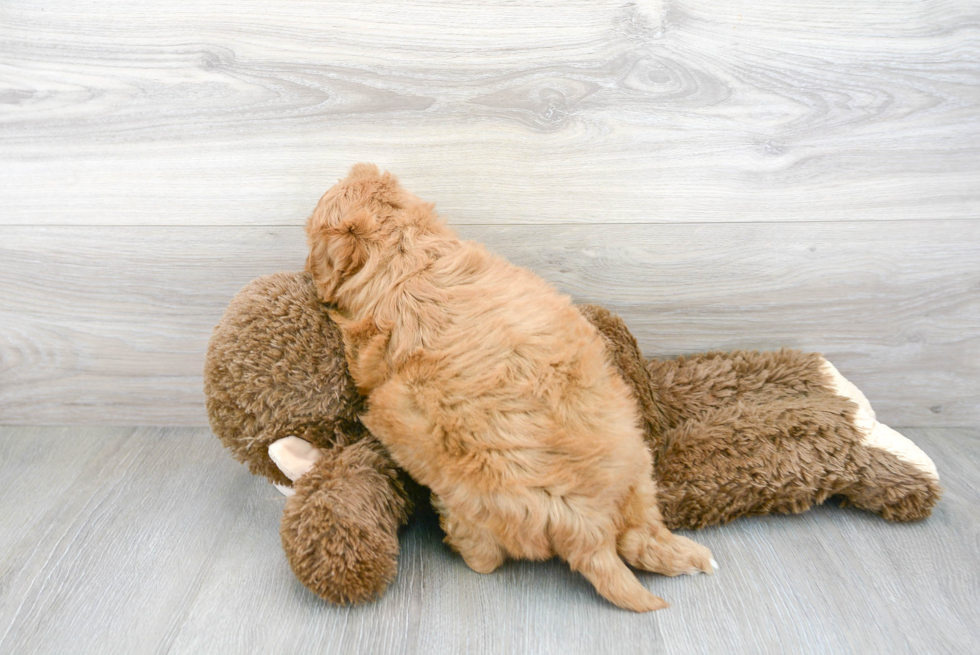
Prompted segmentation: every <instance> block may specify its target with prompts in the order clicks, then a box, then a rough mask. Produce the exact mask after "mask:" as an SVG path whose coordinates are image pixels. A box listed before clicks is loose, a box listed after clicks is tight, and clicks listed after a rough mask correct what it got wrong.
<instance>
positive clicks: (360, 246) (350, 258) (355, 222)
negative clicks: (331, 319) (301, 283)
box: [306, 209, 378, 302]
mask: <svg viewBox="0 0 980 655" xmlns="http://www.w3.org/2000/svg"><path fill="white" fill-rule="evenodd" d="M377 229H378V226H377V222H376V221H375V220H374V216H372V215H371V213H370V212H369V211H367V210H366V209H359V210H357V211H354V212H352V213H351V214H350V215H349V216H347V217H346V218H344V219H343V220H342V221H341V222H340V223H339V224H337V225H334V226H329V225H326V224H324V223H323V222H314V221H311V224H310V225H308V231H307V237H308V239H309V244H310V254H309V256H308V257H307V259H306V269H307V270H308V271H309V272H310V274H311V275H312V276H313V281H314V282H315V283H316V288H317V293H318V294H319V296H320V300H322V301H324V302H333V300H334V296H335V294H336V292H337V287H339V286H340V285H341V284H342V283H343V282H344V281H345V280H346V279H348V278H349V277H350V276H352V275H354V274H355V273H357V271H359V270H360V269H361V268H362V267H363V266H364V264H365V263H367V260H368V256H369V254H370V243H371V241H372V239H373V237H374V236H375V234H376V232H377Z"/></svg>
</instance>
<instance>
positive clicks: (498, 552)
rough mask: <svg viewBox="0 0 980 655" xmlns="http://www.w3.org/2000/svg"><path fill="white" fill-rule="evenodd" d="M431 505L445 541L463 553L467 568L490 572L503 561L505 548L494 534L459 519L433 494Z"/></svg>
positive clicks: (478, 571) (479, 571)
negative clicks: (437, 514)
mask: <svg viewBox="0 0 980 655" xmlns="http://www.w3.org/2000/svg"><path fill="white" fill-rule="evenodd" d="M432 505H433V507H435V508H436V511H438V512H439V523H440V524H441V525H442V529H443V531H444V532H445V533H446V539H445V541H446V543H447V544H449V545H450V546H451V547H452V548H453V550H455V551H456V552H458V553H459V554H460V555H462V556H463V561H465V562H466V565H467V566H468V567H470V568H471V569H473V570H474V571H476V572H477V573H492V572H493V571H495V570H496V569H497V568H498V567H499V566H500V565H501V564H503V563H504V557H505V553H504V549H503V548H501V546H500V544H499V543H498V542H497V539H496V537H494V535H493V533H491V532H490V531H489V530H487V529H486V528H483V527H480V526H477V525H474V524H472V523H470V522H468V521H465V520H462V519H460V518H459V516H458V515H457V514H456V513H454V512H453V511H452V510H450V509H449V508H448V507H447V506H446V504H445V503H444V502H443V501H442V499H441V498H439V497H438V496H436V495H435V494H433V495H432Z"/></svg>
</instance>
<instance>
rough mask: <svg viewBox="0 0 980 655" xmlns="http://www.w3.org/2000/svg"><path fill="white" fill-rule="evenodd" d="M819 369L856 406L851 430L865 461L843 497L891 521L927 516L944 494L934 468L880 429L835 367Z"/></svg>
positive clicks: (904, 441) (825, 365)
mask: <svg viewBox="0 0 980 655" xmlns="http://www.w3.org/2000/svg"><path fill="white" fill-rule="evenodd" d="M821 368H822V371H823V373H824V375H825V376H826V378H827V384H828V386H830V388H831V389H833V391H834V393H836V394H837V395H839V396H842V397H844V398H848V399H849V400H851V402H853V403H854V404H855V405H857V410H856V411H855V412H854V428H855V429H856V430H857V432H858V434H859V435H860V436H861V445H862V446H863V447H864V449H865V450H866V453H867V458H868V464H867V466H865V467H864V468H862V470H861V476H860V481H859V482H858V483H856V484H854V485H853V486H851V487H850V488H849V489H847V490H846V491H845V492H844V494H843V495H844V496H845V497H846V498H847V499H848V500H849V501H850V502H851V503H852V504H854V505H855V506H857V507H861V508H863V509H867V510H870V511H873V512H876V513H878V514H881V515H882V516H883V517H884V518H886V519H889V520H893V521H913V520H917V519H922V518H925V517H927V516H929V513H930V512H931V511H932V507H933V506H934V505H935V504H936V502H937V501H938V500H939V497H940V495H941V494H942V491H941V489H940V487H939V473H938V471H937V470H936V465H935V464H934V463H933V462H932V460H931V459H929V456H928V455H926V454H925V453H924V452H922V450H921V449H920V448H919V447H918V446H916V445H915V444H914V443H913V442H912V441H911V440H910V439H908V438H907V437H905V436H904V435H902V434H899V433H898V432H896V431H895V430H893V429H892V428H890V427H888V426H887V425H884V424H883V423H880V422H879V421H878V420H877V418H876V417H875V412H874V410H873V409H872V408H871V404H870V403H869V402H868V400H867V398H865V397H864V394H863V393H861V391H860V390H859V389H858V388H857V387H855V386H854V385H853V384H852V383H851V382H850V381H848V380H847V379H846V378H845V377H844V376H842V375H841V374H840V372H839V371H838V370H837V369H836V368H835V367H834V365H833V364H831V363H830V362H828V361H826V360H824V361H823V363H822V366H821Z"/></svg>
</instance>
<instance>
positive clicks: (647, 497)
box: [618, 482, 717, 576]
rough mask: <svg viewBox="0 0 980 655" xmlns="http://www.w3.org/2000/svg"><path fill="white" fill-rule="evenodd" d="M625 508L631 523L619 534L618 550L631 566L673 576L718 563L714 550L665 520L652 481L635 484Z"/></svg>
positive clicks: (709, 569) (710, 570)
mask: <svg viewBox="0 0 980 655" xmlns="http://www.w3.org/2000/svg"><path fill="white" fill-rule="evenodd" d="M624 510H625V511H624V517H625V518H626V519H627V525H626V529H624V530H623V532H622V533H621V534H620V535H619V543H618V550H619V554H620V555H622V557H623V559H625V560H626V561H627V562H629V563H630V565H631V566H635V567H636V568H638V569H643V570H644V571H651V572H653V573H660V574H663V575H671V576H673V575H684V574H687V575H693V574H695V573H702V572H704V573H709V574H710V573H714V570H715V567H716V566H717V565H716V564H715V561H714V559H713V558H712V557H711V551H710V550H708V549H707V548H705V547H704V546H702V545H701V544H698V543H695V542H693V541H691V540H690V539H688V538H686V537H681V536H680V535H675V534H673V533H671V532H670V530H668V529H667V527H666V526H665V525H664V524H663V519H662V518H661V516H660V511H659V510H658V509H657V504H656V499H655V496H654V486H653V483H652V482H650V483H649V484H647V483H644V484H642V485H640V486H639V488H634V489H633V490H632V491H631V492H630V496H629V498H628V499H627V501H626V504H625V506H624Z"/></svg>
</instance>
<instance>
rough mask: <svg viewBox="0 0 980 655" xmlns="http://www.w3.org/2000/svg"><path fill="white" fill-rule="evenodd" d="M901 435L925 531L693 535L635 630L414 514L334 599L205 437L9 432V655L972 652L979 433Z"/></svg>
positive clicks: (747, 525)
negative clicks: (458, 549)
mask: <svg viewBox="0 0 980 655" xmlns="http://www.w3.org/2000/svg"><path fill="white" fill-rule="evenodd" d="M905 433H906V434H907V435H908V436H909V437H911V438H912V439H913V440H915V441H916V442H917V443H918V444H919V445H920V446H921V447H922V448H923V449H924V450H925V451H926V452H927V453H928V454H929V455H930V456H932V457H933V458H934V460H935V461H936V464H937V465H938V467H939V471H940V474H941V475H942V477H943V482H944V485H945V489H946V494H945V497H944V498H943V500H942V502H941V504H940V505H939V507H938V508H937V510H936V512H935V513H934V515H933V516H932V517H931V518H930V519H928V520H927V521H925V522H922V523H917V524H907V525H903V524H890V523H886V522H885V521H883V520H881V519H879V518H878V517H876V516H873V515H869V514H865V513H863V512H860V511H857V510H851V509H843V508H839V507H836V506H825V507H821V508H818V509H816V510H814V511H811V512H809V513H806V514H802V515H797V516H776V517H765V518H759V519H749V520H743V521H738V522H735V523H733V524H731V525H728V526H725V527H721V528H716V529H709V530H704V531H702V532H699V533H697V534H696V538H698V539H700V540H701V541H702V542H703V543H705V544H706V545H708V546H709V547H711V548H712V549H713V551H714V554H715V556H716V558H717V559H718V561H719V563H720V564H721V569H720V571H719V572H718V573H717V574H716V575H715V576H713V577H708V576H699V577H690V578H677V579H669V578H664V577H659V576H653V575H645V576H642V580H643V581H644V582H645V584H647V585H648V586H649V587H650V588H651V589H653V590H654V591H655V592H656V593H658V594H661V595H663V596H664V597H666V598H667V599H668V600H669V601H671V603H672V604H673V606H672V607H671V608H670V609H668V610H665V611H661V612H656V613H654V614H650V615H635V614H631V613H628V612H624V611H621V610H618V609H616V608H615V607H612V606H611V605H609V604H608V603H606V602H604V601H603V600H601V599H600V598H599V597H597V596H596V595H595V593H594V592H593V591H592V589H591V587H590V586H589V585H588V583H586V582H585V581H584V580H583V579H582V578H580V577H578V576H577V575H575V574H573V573H571V572H570V571H569V570H568V568H567V567H566V566H565V565H563V564H562V563H560V562H558V561H551V562H545V563H528V562H520V563H508V564H507V565H505V566H504V567H503V568H502V569H501V570H499V571H498V572H496V573H494V574H492V575H489V576H483V575H479V574H476V573H473V572H471V571H470V570H469V569H467V568H466V566H465V565H464V564H463V562H462V560H461V559H460V558H458V557H456V556H454V555H453V554H452V553H451V552H449V551H448V550H447V548H446V547H445V546H444V545H443V544H442V543H441V541H440V538H441V535H440V532H439V528H438V525H437V523H436V522H435V521H434V520H433V518H432V516H431V515H426V514H423V515H420V516H418V517H416V519H415V520H414V521H413V522H412V524H411V525H410V526H409V527H408V528H407V530H406V531H405V533H404V536H403V538H402V555H401V558H400V567H401V569H400V572H399V575H398V578H397V580H396V582H395V583H394V585H393V586H392V587H391V588H390V589H389V591H388V593H387V594H386V595H385V596H384V597H383V598H382V599H381V600H380V601H378V602H376V603H374V604H370V605H365V606H359V607H351V608H339V607H334V606H331V605H327V604H325V603H323V602H321V601H319V600H318V599H317V598H316V597H314V596H312V595H311V594H309V593H308V592H307V591H306V590H305V589H304V588H303V587H302V586H301V585H300V584H299V583H298V582H296V580H295V579H294V578H293V576H292V574H291V572H290V570H289V568H288V565H287V564H286V562H285V559H284V557H283V555H282V552H281V546H280V543H279V535H278V522H279V515H280V513H281V508H282V505H283V500H282V497H281V496H279V494H278V492H276V491H275V490H274V489H273V488H272V487H271V486H270V485H269V484H267V483H265V482H264V480H262V479H259V478H256V477H253V476H251V475H249V474H248V473H247V472H246V471H245V469H244V468H243V467H241V466H240V465H238V464H236V463H234V462H233V461H232V460H231V458H230V457H229V456H228V455H227V453H225V452H224V451H223V450H222V449H221V447H220V445H219V444H218V442H217V440H216V439H215V438H214V437H213V436H211V434H210V433H209V431H208V430H206V429H199V428H197V429H195V428H122V427H119V428H96V427H87V428H27V427H22V428H18V427H7V428H0V480H3V485H4V490H3V493H2V494H0V517H2V524H0V525H2V530H0V652H3V653H35V652H36V653H68V652H70V653H219V652H235V653H274V652H280V653H301V652H302V653H306V652H322V653H424V654H426V655H429V654H432V655H436V654H440V653H463V652H495V653H518V652H527V653H556V654H558V653H560V654H567V653H590V654H596V653H712V654H716V653H736V652H745V653H763V652H765V653H888V654H889V655H893V654H898V653H964V654H965V653H975V652H977V647H978V645H980V609H978V607H977V599H978V598H980V565H978V561H980V541H978V534H980V514H978V510H977V507H978V506H980V474H978V470H980V431H978V430H975V429H956V428H930V429H907V430H905Z"/></svg>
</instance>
